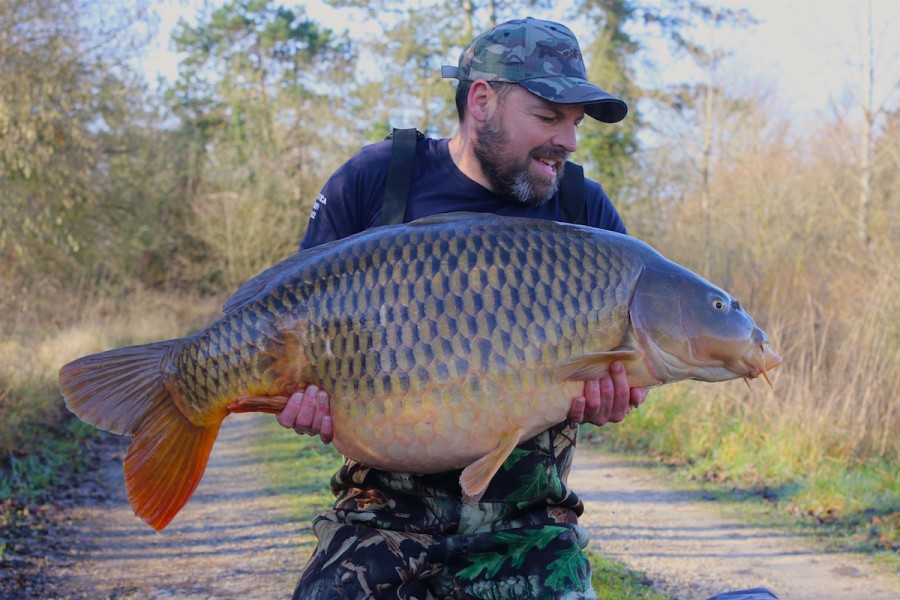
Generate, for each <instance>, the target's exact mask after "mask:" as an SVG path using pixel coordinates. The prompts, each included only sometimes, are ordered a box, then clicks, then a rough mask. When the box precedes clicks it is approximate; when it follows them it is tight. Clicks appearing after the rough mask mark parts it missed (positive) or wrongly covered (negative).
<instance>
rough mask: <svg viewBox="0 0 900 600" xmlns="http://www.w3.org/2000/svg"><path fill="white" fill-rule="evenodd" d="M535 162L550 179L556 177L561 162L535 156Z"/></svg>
mask: <svg viewBox="0 0 900 600" xmlns="http://www.w3.org/2000/svg"><path fill="white" fill-rule="evenodd" d="M533 161H534V164H535V165H537V168H538V171H540V172H541V173H543V174H544V175H546V176H547V178H548V179H556V170H557V165H559V163H558V162H557V161H555V160H553V159H550V158H534V159H533Z"/></svg>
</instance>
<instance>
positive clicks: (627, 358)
mask: <svg viewBox="0 0 900 600" xmlns="http://www.w3.org/2000/svg"><path fill="white" fill-rule="evenodd" d="M637 358H639V355H638V353H637V352H636V351H634V350H631V349H630V348H617V349H616V350H608V351H606V352H588V353H587V354H579V355H577V356H573V357H571V358H569V359H568V360H566V361H565V362H563V363H562V364H561V365H560V366H559V369H560V377H559V378H560V380H562V381H568V380H573V381H587V380H588V379H600V378H601V377H605V376H606V375H607V374H608V373H609V365H610V364H612V363H613V362H614V361H617V360H621V361H622V362H625V363H627V362H631V361H634V360H635V359H637Z"/></svg>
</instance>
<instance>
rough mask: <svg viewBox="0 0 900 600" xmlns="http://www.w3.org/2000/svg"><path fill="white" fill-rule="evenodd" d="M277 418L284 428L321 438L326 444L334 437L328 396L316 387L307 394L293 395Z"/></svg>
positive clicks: (307, 391)
mask: <svg viewBox="0 0 900 600" xmlns="http://www.w3.org/2000/svg"><path fill="white" fill-rule="evenodd" d="M275 418H276V419H278V422H279V423H280V424H281V426H282V427H286V428H288V429H293V430H294V431H296V432H297V433H300V434H306V435H318V436H320V437H321V438H322V442H323V443H325V444H327V443H329V442H331V440H332V438H333V437H334V425H333V423H332V422H331V408H330V407H329V405H328V394H327V393H326V392H324V391H322V390H320V389H319V388H317V387H316V386H314V385H311V386H309V387H308V388H306V391H305V392H294V393H293V394H291V397H290V398H288V401H287V404H286V405H285V407H284V410H282V411H281V412H280V413H278V414H277V415H276V417H275Z"/></svg>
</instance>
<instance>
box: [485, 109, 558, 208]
mask: <svg viewBox="0 0 900 600" xmlns="http://www.w3.org/2000/svg"><path fill="white" fill-rule="evenodd" d="M495 121H496V122H498V123H499V119H495ZM505 143H506V132H504V131H503V129H502V127H497V125H496V124H495V123H492V122H487V123H485V124H484V125H483V126H482V127H481V129H479V131H478V136H477V138H476V140H475V143H474V145H473V148H472V150H473V152H474V153H475V156H476V158H478V162H479V164H480V165H481V170H482V172H483V173H484V174H485V175H486V176H487V178H488V181H490V183H491V188H492V189H493V190H494V192H496V193H497V194H501V195H503V196H508V197H510V198H512V199H514V200H516V201H517V202H521V203H522V204H527V205H529V206H540V205H541V204H543V203H544V202H546V201H547V200H549V199H550V198H552V197H553V195H554V194H555V193H556V191H557V190H558V189H559V182H560V181H562V178H563V171H564V161H565V159H566V157H567V156H568V152H566V151H565V150H560V149H559V148H556V147H553V146H550V145H548V144H545V145H543V146H541V147H539V148H535V149H534V150H532V151H531V152H529V153H528V155H527V156H525V157H524V159H523V160H518V159H517V158H515V157H506V156H504V155H503V153H502V150H501V149H502V148H503V146H504V144H505ZM535 156H539V157H541V158H549V159H553V160H558V161H560V164H559V166H558V167H557V170H556V177H555V178H554V179H553V180H552V181H550V182H548V181H547V180H546V179H544V178H542V177H537V176H535V175H533V174H532V173H531V160H532V159H533V158H534V157H535Z"/></svg>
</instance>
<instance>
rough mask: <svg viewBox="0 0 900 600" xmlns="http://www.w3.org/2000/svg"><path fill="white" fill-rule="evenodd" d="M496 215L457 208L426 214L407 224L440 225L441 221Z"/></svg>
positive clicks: (453, 221)
mask: <svg viewBox="0 0 900 600" xmlns="http://www.w3.org/2000/svg"><path fill="white" fill-rule="evenodd" d="M497 216H498V215H495V214H493V213H479V212H472V211H465V210H459V211H456V212H449V213H440V214H436V215H428V216H427V217H421V218H419V219H416V220H415V221H410V222H409V223H407V225H440V224H441V223H455V222H457V221H468V220H470V219H477V220H479V221H484V220H486V219H492V218H497Z"/></svg>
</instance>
